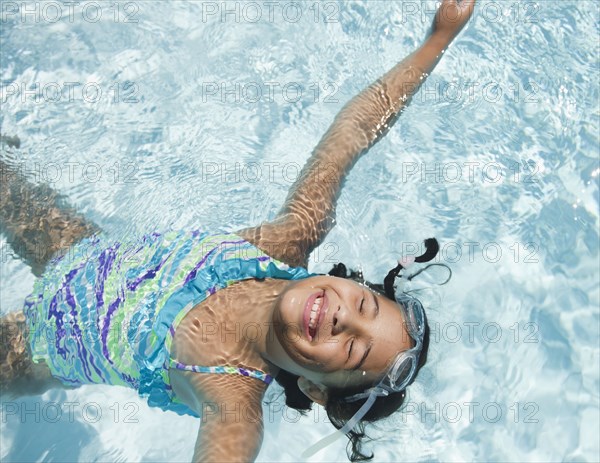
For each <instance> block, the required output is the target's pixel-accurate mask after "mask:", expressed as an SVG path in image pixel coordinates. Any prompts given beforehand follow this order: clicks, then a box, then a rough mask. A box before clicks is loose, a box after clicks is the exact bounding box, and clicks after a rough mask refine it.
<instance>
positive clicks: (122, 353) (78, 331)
mask: <svg viewBox="0 0 600 463" xmlns="http://www.w3.org/2000/svg"><path fill="white" fill-rule="evenodd" d="M49 269H50V270H49V271H47V272H46V273H45V274H44V275H43V277H42V278H40V279H39V280H37V281H36V283H35V286H34V291H33V293H32V294H31V295H30V296H29V297H28V298H27V299H26V301H25V307H24V311H25V315H26V316H27V321H28V326H29V329H30V334H29V337H30V339H29V343H30V348H31V354H32V359H33V361H35V362H38V361H39V360H41V359H43V360H44V361H45V362H46V363H47V365H48V367H49V368H50V371H51V372H52V375H53V376H55V377H56V378H58V379H60V380H61V381H62V382H63V383H64V384H66V385H69V386H78V385H81V384H98V383H107V384H113V385H122V386H128V387H133V388H135V389H137V390H138V392H139V394H140V395H141V396H143V397H148V403H149V405H151V406H156V407H160V408H162V409H163V410H172V411H174V412H176V413H179V414H189V415H193V416H198V415H197V414H196V413H195V412H194V411H193V410H191V409H190V408H189V407H187V406H186V405H185V404H183V403H182V402H180V401H179V400H178V399H177V397H175V396H174V394H173V391H172V389H171V386H170V384H169V375H168V369H169V368H178V369H183V370H190V371H197V372H201V373H232V374H242V375H245V376H251V377H254V378H257V379H260V380H262V381H265V382H266V383H270V382H271V380H272V378H271V377H270V376H269V375H267V374H266V373H264V372H261V371H257V370H250V369H244V368H239V367H238V366H235V365H231V366H230V365H226V366H217V367H201V366H191V365H183V364H181V363H179V362H177V361H176V360H174V359H172V358H171V357H170V348H171V343H172V340H173V336H174V334H175V330H176V329H177V326H178V324H179V323H180V322H181V320H182V319H183V318H184V317H185V315H186V314H187V313H188V312H189V311H190V310H191V309H192V308H193V307H194V306H196V305H197V304H198V303H200V302H202V301H203V300H204V299H206V298H207V297H209V296H210V295H211V294H214V293H215V292H216V291H218V290H219V289H222V288H226V287H227V286H229V285H231V284H232V283H234V282H236V281H240V280H246V279H250V278H259V279H263V278H280V279H286V280H298V279H302V278H307V277H309V276H312V274H309V273H308V271H307V270H306V269H304V268H301V267H296V268H294V267H289V266H288V265H286V264H284V263H282V262H280V261H278V260H276V259H273V258H271V257H269V256H268V255H267V254H265V253H264V252H263V251H261V250H260V249H258V248H257V247H255V246H254V245H252V244H251V243H249V242H248V241H246V240H244V239H242V238H241V237H239V236H238V235H235V234H230V233H229V234H219V235H210V234H208V233H206V232H201V231H199V230H196V231H192V232H177V231H173V232H168V233H165V234H159V233H153V234H151V235H144V236H143V237H142V238H141V239H140V240H138V241H135V242H132V243H119V242H117V243H115V242H111V241H109V240H108V239H107V237H105V236H104V235H101V234H100V235H94V236H92V237H89V238H86V239H84V240H83V241H81V242H79V243H78V244H76V245H75V246H73V247H72V248H71V249H70V250H69V251H68V252H67V254H65V255H63V256H60V257H57V258H55V259H54V260H53V261H52V262H51V263H50V265H49Z"/></svg>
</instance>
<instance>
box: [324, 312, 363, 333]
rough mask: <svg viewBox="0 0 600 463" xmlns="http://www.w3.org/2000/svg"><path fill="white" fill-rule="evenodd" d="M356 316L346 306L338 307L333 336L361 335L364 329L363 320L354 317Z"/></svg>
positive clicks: (332, 328) (334, 315)
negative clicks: (341, 334) (344, 334)
mask: <svg viewBox="0 0 600 463" xmlns="http://www.w3.org/2000/svg"><path fill="white" fill-rule="evenodd" d="M353 315H354V314H353V313H352V312H351V311H350V310H349V309H348V308H347V307H346V306H344V305H339V306H338V307H336V309H335V312H334V313H333V320H332V325H333V326H332V327H331V335H332V336H336V335H339V334H340V333H348V334H359V333H360V331H361V330H362V329H363V324H362V323H361V320H358V319H357V317H355V316H353Z"/></svg>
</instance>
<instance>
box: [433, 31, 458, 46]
mask: <svg viewBox="0 0 600 463" xmlns="http://www.w3.org/2000/svg"><path fill="white" fill-rule="evenodd" d="M454 37H456V34H450V33H447V32H443V31H439V30H437V31H433V32H432V33H431V34H430V35H429V37H427V43H428V44H430V45H433V46H435V47H436V48H439V49H440V50H445V49H446V48H448V46H449V45H450V43H451V42H452V40H454Z"/></svg>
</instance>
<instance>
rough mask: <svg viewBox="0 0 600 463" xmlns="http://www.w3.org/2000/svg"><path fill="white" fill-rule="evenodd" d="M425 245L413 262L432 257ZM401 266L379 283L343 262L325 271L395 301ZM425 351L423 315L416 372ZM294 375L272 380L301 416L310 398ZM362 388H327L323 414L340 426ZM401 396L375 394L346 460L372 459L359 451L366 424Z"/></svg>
mask: <svg viewBox="0 0 600 463" xmlns="http://www.w3.org/2000/svg"><path fill="white" fill-rule="evenodd" d="M425 246H426V248H427V250H426V252H425V254H423V255H422V256H419V257H416V258H415V262H428V261H430V260H431V259H433V258H434V257H435V255H436V254H437V252H438V250H439V245H438V243H437V241H436V240H435V239H432V238H430V239H428V240H426V241H425ZM403 268H404V267H403V266H402V264H398V266H396V267H395V268H393V269H392V270H390V271H389V272H388V275H387V276H386V278H385V279H384V284H383V285H381V284H373V283H370V282H368V281H366V280H365V279H364V277H363V274H362V272H361V271H355V270H350V273H348V270H347V268H346V266H345V265H344V264H343V263H338V264H335V265H334V267H333V268H332V269H331V270H330V271H329V273H328V274H329V275H332V276H336V277H339V278H347V279H351V280H354V281H356V282H358V283H361V284H364V285H365V286H367V287H368V288H370V289H371V290H373V291H376V292H377V293H379V294H381V295H382V296H384V297H386V298H388V299H390V300H392V301H394V302H397V301H396V298H395V296H394V286H393V283H394V280H395V278H396V277H397V276H398V274H399V272H400V271H401V270H402V269H403ZM418 273H420V272H418ZM415 275H416V274H415ZM415 275H413V276H415ZM428 350H429V325H428V323H427V317H425V332H424V335H423V347H422V350H421V355H420V357H419V363H418V365H417V373H418V372H419V370H420V369H421V368H422V367H423V365H425V363H426V362H427V352H428ZM416 376H417V375H416V374H415V377H416ZM298 378H299V376H297V375H294V374H292V373H289V372H287V371H285V370H280V371H279V374H278V375H277V376H276V378H275V379H276V381H277V382H278V383H279V384H280V385H281V386H282V387H283V389H284V393H285V404H286V405H287V406H288V407H290V408H293V409H295V410H298V411H299V412H300V413H301V414H302V415H306V414H307V412H308V411H309V410H311V408H312V404H313V401H312V400H311V399H309V398H308V397H307V396H306V395H305V394H304V393H303V392H302V391H301V390H300V388H299V387H298ZM414 379H415V378H413V381H414ZM411 383H412V381H411ZM364 389H365V388H364V387H361V386H358V387H354V388H344V389H340V388H328V398H327V403H326V404H325V411H326V413H327V417H328V418H329V420H330V421H331V423H332V424H333V425H334V426H335V427H336V428H337V429H341V428H342V427H343V426H344V425H345V424H346V422H348V421H349V420H350V418H352V416H354V414H355V413H356V412H357V411H358V409H359V408H360V407H361V406H362V405H363V404H364V403H365V401H366V400H367V398H364V399H361V400H357V401H354V402H346V400H345V398H347V397H349V396H351V395H353V394H357V393H360V392H363V391H364ZM405 397H406V390H402V391H400V392H392V393H390V394H389V395H387V396H385V397H382V396H378V397H377V398H376V399H375V402H374V403H373V406H372V407H371V408H370V409H369V411H368V412H367V413H366V414H365V416H364V417H363V418H362V419H361V420H360V421H359V422H358V423H357V424H356V426H355V427H354V429H353V430H351V431H349V432H348V433H347V434H346V436H347V437H348V439H349V442H348V446H347V447H346V453H347V455H348V458H349V459H350V461H352V462H355V461H369V460H371V459H373V456H374V455H373V454H371V455H366V454H365V453H363V451H362V446H363V444H364V443H365V442H364V440H370V439H369V437H368V436H367V435H366V433H365V426H366V423H372V422H375V421H378V420H381V419H383V418H387V417H388V416H390V415H391V414H393V413H395V412H396V411H398V410H400V408H401V407H402V404H403V403H404V399H405Z"/></svg>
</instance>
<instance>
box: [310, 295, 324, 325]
mask: <svg viewBox="0 0 600 463" xmlns="http://www.w3.org/2000/svg"><path fill="white" fill-rule="evenodd" d="M321 299H322V298H320V297H318V298H316V299H315V303H314V304H313V306H312V309H311V311H310V322H309V323H308V327H309V328H311V329H312V328H314V327H315V326H316V324H317V314H318V312H319V307H320V305H321V304H320V303H321Z"/></svg>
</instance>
